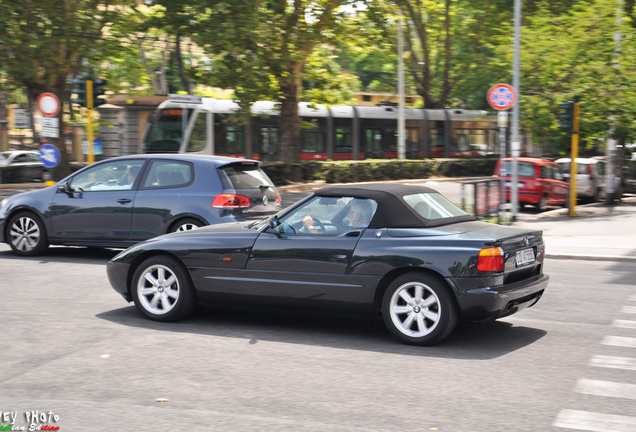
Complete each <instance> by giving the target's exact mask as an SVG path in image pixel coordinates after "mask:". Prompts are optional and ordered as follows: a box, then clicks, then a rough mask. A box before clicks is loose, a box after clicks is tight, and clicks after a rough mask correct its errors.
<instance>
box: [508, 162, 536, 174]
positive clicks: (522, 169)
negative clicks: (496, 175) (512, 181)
mask: <svg viewBox="0 0 636 432" xmlns="http://www.w3.org/2000/svg"><path fill="white" fill-rule="evenodd" d="M517 163H518V165H519V177H534V164H533V163H532V162H517ZM503 169H504V170H506V175H507V176H509V175H512V161H503Z"/></svg>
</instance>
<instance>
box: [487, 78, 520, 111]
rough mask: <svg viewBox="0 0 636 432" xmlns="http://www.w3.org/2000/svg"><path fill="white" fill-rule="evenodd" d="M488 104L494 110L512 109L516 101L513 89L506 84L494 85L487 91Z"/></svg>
mask: <svg viewBox="0 0 636 432" xmlns="http://www.w3.org/2000/svg"><path fill="white" fill-rule="evenodd" d="M487 99H488V103H489V104H490V106H491V107H493V108H494V109H496V110H507V109H510V108H512V106H513V105H514V104H515V101H516V100H517V95H516V94H515V89H513V88H512V87H511V86H509V85H508V84H495V85H494V86H492V87H490V90H488V96H487Z"/></svg>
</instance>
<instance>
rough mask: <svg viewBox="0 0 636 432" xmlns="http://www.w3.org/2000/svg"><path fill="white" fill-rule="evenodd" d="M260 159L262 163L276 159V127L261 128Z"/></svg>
mask: <svg viewBox="0 0 636 432" xmlns="http://www.w3.org/2000/svg"><path fill="white" fill-rule="evenodd" d="M260 130H261V142H260V151H259V153H260V158H261V160H262V161H264V162H268V161H275V160H277V159H278V127H268V126H261V128H260Z"/></svg>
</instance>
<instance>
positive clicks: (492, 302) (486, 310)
mask: <svg viewBox="0 0 636 432" xmlns="http://www.w3.org/2000/svg"><path fill="white" fill-rule="evenodd" d="M471 279H472V278H454V279H447V280H448V282H449V283H450V284H451V286H452V287H453V289H454V290H455V293H456V295H457V303H458V305H459V310H460V314H461V316H462V317H464V318H467V319H469V320H473V321H491V320H495V319H497V318H503V317H505V316H509V315H512V314H514V313H516V312H519V311H521V310H523V309H525V308H528V307H530V306H533V305H534V304H535V303H536V302H538V301H539V299H540V298H541V295H542V294H543V292H544V290H545V289H546V287H547V286H548V281H549V280H550V276H548V275H546V274H541V275H538V276H536V277H533V278H530V279H526V280H523V281H519V282H515V283H511V284H508V285H499V286H492V287H487V286H486V287H480V288H474V279H472V280H471ZM466 286H470V288H465V287H466Z"/></svg>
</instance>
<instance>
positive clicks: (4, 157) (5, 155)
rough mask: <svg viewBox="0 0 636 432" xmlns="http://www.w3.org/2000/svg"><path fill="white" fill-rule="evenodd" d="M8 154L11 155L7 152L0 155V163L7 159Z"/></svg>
mask: <svg viewBox="0 0 636 432" xmlns="http://www.w3.org/2000/svg"><path fill="white" fill-rule="evenodd" d="M10 154H11V153H9V152H2V153H0V161H4V160H7V159H9V155H10Z"/></svg>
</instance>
